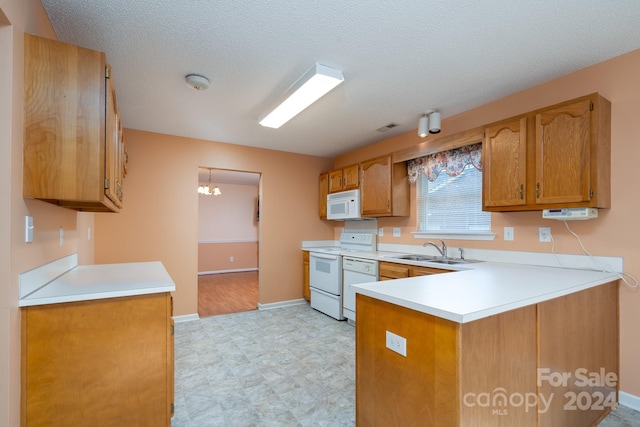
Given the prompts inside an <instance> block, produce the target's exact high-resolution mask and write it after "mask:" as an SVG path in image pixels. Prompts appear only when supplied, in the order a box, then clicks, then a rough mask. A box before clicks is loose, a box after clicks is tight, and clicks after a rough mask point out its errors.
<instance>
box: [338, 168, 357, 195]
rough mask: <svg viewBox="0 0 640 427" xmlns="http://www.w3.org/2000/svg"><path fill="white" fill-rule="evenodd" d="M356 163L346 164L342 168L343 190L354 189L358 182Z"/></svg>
mask: <svg viewBox="0 0 640 427" xmlns="http://www.w3.org/2000/svg"><path fill="white" fill-rule="evenodd" d="M358 172H359V167H358V165H352V166H348V167H346V168H343V169H342V183H343V186H342V188H343V190H356V189H357V188H358V186H359V184H360V180H359V176H360V174H359V173H358Z"/></svg>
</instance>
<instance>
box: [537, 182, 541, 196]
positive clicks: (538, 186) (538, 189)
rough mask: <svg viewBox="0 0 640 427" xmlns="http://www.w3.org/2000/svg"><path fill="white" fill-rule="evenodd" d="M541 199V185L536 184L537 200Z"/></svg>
mask: <svg viewBox="0 0 640 427" xmlns="http://www.w3.org/2000/svg"><path fill="white" fill-rule="evenodd" d="M539 198H540V183H539V182H536V199H539Z"/></svg>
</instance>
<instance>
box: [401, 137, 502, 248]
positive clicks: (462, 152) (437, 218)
mask: <svg viewBox="0 0 640 427" xmlns="http://www.w3.org/2000/svg"><path fill="white" fill-rule="evenodd" d="M480 159H481V145H480V144H475V145H472V146H468V147H462V148H458V149H455V150H449V151H445V152H441V153H436V154H433V155H430V156H426V157H422V158H420V159H415V160H412V161H410V162H409V165H408V166H409V176H410V181H412V182H417V208H418V213H417V218H418V230H417V232H416V233H415V237H440V238H449V239H450V238H459V239H492V238H493V236H494V235H493V233H491V213H490V212H483V211H482V171H481V170H482V164H481V161H480Z"/></svg>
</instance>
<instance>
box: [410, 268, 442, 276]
mask: <svg viewBox="0 0 640 427" xmlns="http://www.w3.org/2000/svg"><path fill="white" fill-rule="evenodd" d="M449 272H451V270H443V269H441V268H432V267H411V269H410V270H409V277H417V276H429V275H431V274H440V273H449Z"/></svg>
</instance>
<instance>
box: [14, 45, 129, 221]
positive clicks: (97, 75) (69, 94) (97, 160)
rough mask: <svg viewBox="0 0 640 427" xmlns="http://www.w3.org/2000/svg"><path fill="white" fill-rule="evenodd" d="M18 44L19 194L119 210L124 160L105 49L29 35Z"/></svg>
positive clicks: (72, 205) (83, 207)
mask: <svg viewBox="0 0 640 427" xmlns="http://www.w3.org/2000/svg"><path fill="white" fill-rule="evenodd" d="M24 44H25V52H24V62H25V64H24V104H25V110H24V125H25V131H24V152H23V161H24V167H23V196H24V197H25V198H34V199H40V200H44V201H47V202H50V203H54V204H58V205H60V206H64V207H68V208H72V209H77V210H87V211H96V212H99V211H113V212H117V211H119V210H120V207H121V205H122V203H121V202H122V197H121V195H122V188H121V187H122V178H121V175H124V162H125V161H126V158H123V157H124V153H125V150H124V147H122V145H121V144H123V142H122V138H121V135H122V131H121V125H120V124H119V117H118V114H117V105H116V101H115V92H114V90H113V88H112V85H111V80H110V78H107V73H108V71H107V65H106V58H105V54H104V53H103V52H98V51H94V50H90V49H84V48H81V47H77V46H73V45H69V44H66V43H61V42H58V41H55V40H49V39H46V38H42V37H37V36H33V35H30V34H25V38H24ZM118 139H119V140H118ZM118 177H119V178H118ZM114 180H115V181H114ZM116 181H117V182H116Z"/></svg>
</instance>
